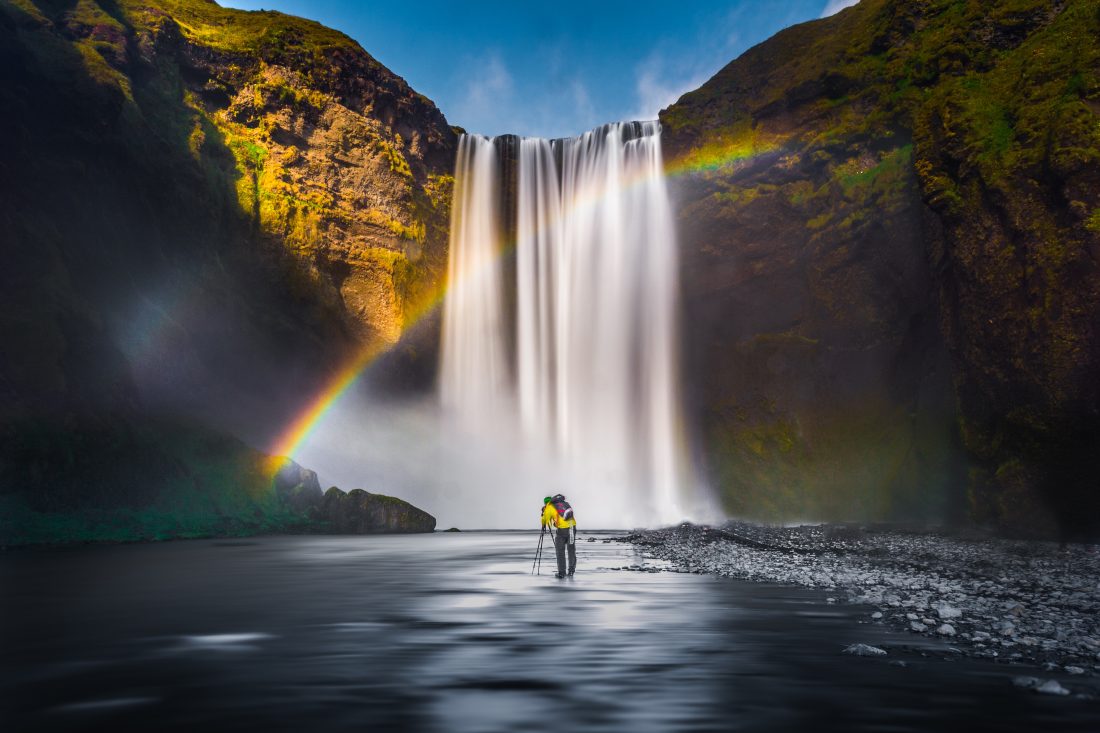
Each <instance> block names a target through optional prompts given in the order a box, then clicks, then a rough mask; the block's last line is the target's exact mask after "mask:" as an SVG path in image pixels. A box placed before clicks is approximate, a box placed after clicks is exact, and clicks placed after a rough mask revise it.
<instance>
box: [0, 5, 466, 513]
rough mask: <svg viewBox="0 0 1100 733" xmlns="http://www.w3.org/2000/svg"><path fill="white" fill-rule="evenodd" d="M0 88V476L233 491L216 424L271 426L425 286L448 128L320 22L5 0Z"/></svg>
mask: <svg viewBox="0 0 1100 733" xmlns="http://www.w3.org/2000/svg"><path fill="white" fill-rule="evenodd" d="M0 110H2V112H0V188H2V190H3V192H4V193H3V195H2V196H0V237H2V239H3V252H4V268H3V269H2V272H0V312H2V313H3V318H2V319H0V339H2V340H3V342H4V344H5V348H4V349H3V350H2V352H0V440H2V443H3V447H2V448H0V494H3V495H6V496H20V497H26V496H30V495H31V494H32V493H34V492H39V493H40V494H41V496H37V497H36V498H35V499H34V502H35V503H36V505H37V503H41V504H42V505H43V506H50V505H52V503H53V502H54V501H55V500H56V503H57V506H63V507H73V506H77V505H78V504H79V505H80V506H84V504H82V503H81V502H84V501H87V502H88V505H89V506H95V507H99V508H106V507H108V506H109V505H110V504H111V503H112V502H115V503H116V504H117V505H118V506H131V505H132V504H133V505H135V506H136V505H143V503H148V502H151V501H154V499H155V497H158V496H160V495H161V492H162V491H164V492H168V493H173V492H175V491H176V488H179V487H180V486H185V485H190V484H189V481H188V480H187V479H186V477H187V476H189V475H193V476H196V477H205V478H202V479H201V481H200V479H199V478H196V479H195V480H196V481H199V482H200V483H203V482H205V483H207V484H210V486H208V487H207V489H204V491H206V492H207V493H208V494H211V495H214V494H218V493H219V492H224V493H225V495H226V496H231V495H232V496H236V495H237V494H238V493H239V492H240V491H244V493H245V494H249V493H250V492H253V491H254V490H256V487H257V484H256V481H258V480H260V479H259V478H258V476H259V474H256V473H255V472H254V471H253V470H252V467H254V464H256V463H257V462H260V461H262V460H265V459H264V458H263V457H262V454H260V453H258V452H256V451H254V450H252V449H251V448H248V447H247V446H246V445H245V444H244V443H241V442H239V441H237V440H236V439H233V438H230V437H228V436H227V435H224V434H223V433H224V432H229V433H232V434H234V435H237V436H240V437H241V438H244V439H245V440H246V441H247V442H248V443H251V444H252V445H256V446H264V445H269V444H270V441H271V439H272V438H273V436H275V435H277V434H278V433H279V432H280V430H281V429H282V428H283V426H285V425H286V424H287V423H288V421H289V420H290V419H291V418H292V416H293V415H294V414H295V413H297V412H298V411H300V410H301V409H302V406H303V405H304V404H305V403H306V402H308V401H309V400H310V399H312V397H313V396H314V395H315V394H316V392H317V391H318V389H319V387H320V385H322V384H324V383H325V381H326V380H327V379H328V378H330V375H331V373H332V372H333V371H334V370H336V369H338V368H339V367H340V366H341V365H342V364H344V363H345V362H346V361H347V359H348V358H349V356H351V355H353V354H358V353H362V352H363V351H372V352H379V351H381V350H383V349H392V350H393V351H395V352H396V353H398V355H400V353H401V352H402V350H403V349H404V348H406V347H405V346H404V345H403V344H401V345H399V340H400V339H401V338H402V336H404V335H406V333H407V331H408V328H409V327H410V326H411V325H412V324H414V323H415V322H416V319H417V318H419V317H420V316H421V314H422V313H424V312H425V311H426V310H428V309H429V308H430V306H431V305H432V304H433V303H434V301H435V299H436V297H437V294H438V292H439V290H440V286H441V280H442V277H443V274H444V271H445V266H446V227H447V222H448V217H449V206H450V203H449V201H450V190H451V176H450V174H451V167H452V164H453V156H454V147H455V144H456V136H455V133H454V132H453V131H452V130H451V128H450V127H449V126H448V125H447V123H446V120H445V119H444V118H443V116H442V114H441V113H440V112H439V111H438V110H437V109H436V108H435V106H434V105H433V104H432V103H431V102H430V101H428V100H427V99H426V98H424V97H423V96H421V95H419V94H417V93H416V92H415V91H413V90H412V89H411V88H409V86H408V85H407V84H406V83H405V82H404V81H403V80H402V79H401V78H399V77H398V76H396V75H394V74H393V73H391V72H390V71H389V70H387V69H386V68H384V67H383V66H382V65H381V64H379V63H378V62H377V61H376V60H375V59H373V58H372V57H371V56H370V55H369V54H367V53H366V52H365V51H364V50H363V49H362V48H360V47H359V46H358V44H356V43H355V42H354V41H352V40H351V39H349V38H347V37H346V36H344V35H342V34H340V33H337V32H335V31H332V30H329V29H327V28H324V27H323V26H321V25H319V24H317V23H313V22H311V21H307V20H303V19H300V18H295V17H290V16H286V15H282V14H279V13H273V12H259V13H248V12H243V11H237V10H229V9H224V8H221V7H219V6H218V5H216V4H215V3H213V2H209V1H208V0H163V1H162V0H148V1H145V0H141V1H137V0H121V1H118V2H115V1H112V2H107V1H106V0H103V1H94V0H75V1H74V2H65V3H54V2H32V1H31V0H0ZM395 346H396V348H394V347H395ZM212 427H213V428H214V429H211V428H212ZM219 442H220V447H218V445H215V444H219ZM195 446H207V447H206V448H202V449H201V450H200V449H197V448H196V447H195ZM211 451H212V452H213V453H215V454H217V455H218V456H220V457H219V458H217V460H216V461H214V463H217V464H218V466H219V467H218V468H216V469H213V468H212V469H211V470H210V471H209V472H208V471H207V468H209V467H210V461H208V460H207V457H203V456H205V455H206V454H207V453H209V452H211ZM211 460H213V459H211ZM125 481H129V482H130V484H131V485H127V486H122V485H121V482H125ZM268 482H269V484H270V476H268ZM177 485H178V486H177ZM215 485H216V486H215ZM212 487H213V488H212ZM267 490H268V491H269V493H270V491H271V490H272V487H271V486H270V485H269V486H268V487H267ZM180 491H183V489H180ZM188 491H189V489H188ZM184 493H185V494H186V492H184ZM131 494H133V495H132V496H131ZM77 495H80V500H79V501H78V502H77V503H76V504H73V503H72V502H70V501H69V500H70V499H72V498H73V497H75V496H77ZM181 496H182V494H181ZM115 500H117V501H115ZM234 501H235V500H234ZM134 502H136V504H134ZM230 504H232V505H233V506H235V507H237V509H240V511H242V512H245V514H246V515H249V514H250V513H251V512H252V509H250V508H248V507H249V506H250V504H249V502H244V503H238V504H234V503H233V502H232V501H231V502H230ZM97 511H98V510H97ZM219 511H220V510H219ZM234 511H236V509H233V510H232V511H231V510H229V509H226V510H225V513H226V514H227V515H231V514H233V512H234ZM265 511H266V510H265ZM247 518H248V517H247V516H246V519H247ZM249 521H250V520H249Z"/></svg>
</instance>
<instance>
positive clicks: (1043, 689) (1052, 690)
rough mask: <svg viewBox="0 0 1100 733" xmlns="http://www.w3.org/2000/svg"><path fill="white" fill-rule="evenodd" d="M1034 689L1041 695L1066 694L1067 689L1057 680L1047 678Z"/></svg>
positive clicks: (1067, 692)
mask: <svg viewBox="0 0 1100 733" xmlns="http://www.w3.org/2000/svg"><path fill="white" fill-rule="evenodd" d="M1035 691H1036V692H1038V693H1040V694H1043V695H1068V694H1069V690H1067V689H1066V688H1064V687H1062V685H1061V684H1059V682H1058V680H1047V681H1046V682H1044V683H1043V684H1041V685H1039V686H1038V687H1036V688H1035Z"/></svg>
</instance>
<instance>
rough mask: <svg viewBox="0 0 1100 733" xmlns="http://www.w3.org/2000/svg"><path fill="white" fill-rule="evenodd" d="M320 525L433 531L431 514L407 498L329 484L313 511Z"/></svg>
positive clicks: (341, 530)
mask: <svg viewBox="0 0 1100 733" xmlns="http://www.w3.org/2000/svg"><path fill="white" fill-rule="evenodd" d="M314 518H315V519H316V520H318V522H319V523H320V527H319V528H320V529H321V530H322V531H327V532H330V533H332V534H388V533H394V534H398V533H412V532H433V531H435V517H433V516H432V515H431V514H428V513H427V512H426V511H424V510H423V509H418V508H417V507H415V506H413V505H412V504H410V503H408V502H407V501H403V500H401V499H397V498H394V497H392V496H383V495H382V494H372V493H370V492H369V491H364V490H363V489H353V490H352V491H349V492H347V493H344V492H343V491H341V490H340V489H338V488H336V487H335V486H333V487H332V488H330V489H329V490H328V491H326V492H325V495H324V497H323V498H322V500H321V503H320V506H318V507H317V509H316V510H315V512H314Z"/></svg>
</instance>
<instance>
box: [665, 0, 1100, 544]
mask: <svg viewBox="0 0 1100 733" xmlns="http://www.w3.org/2000/svg"><path fill="white" fill-rule="evenodd" d="M1098 37H1100V7H1098V6H1097V5H1096V3H1095V2H1088V1H1087V0H1058V1H1056V2H1047V1H1039V0H999V1H997V2H974V1H967V0H863V1H862V2H861V3H860V4H859V5H857V6H855V7H853V8H850V9H848V10H845V11H842V12H841V13H839V14H837V15H835V16H833V17H830V18H827V19H823V20H820V21H815V22H811V23H806V24H803V25H799V26H795V27H793V28H790V29H788V30H785V31H783V32H781V33H779V34H777V35H776V36H775V37H773V38H772V39H770V40H768V41H766V42H765V43H763V44H761V45H759V46H757V47H755V48H753V49H751V50H750V51H748V52H747V53H745V54H744V55H743V56H742V57H740V58H739V59H737V60H736V61H734V62H732V63H731V64H730V65H729V66H727V67H726V68H724V69H723V70H722V71H720V72H719V73H718V74H717V75H716V76H715V77H714V78H712V79H711V80H710V81H709V82H707V83H706V84H705V85H703V87H701V88H700V89H698V90H696V91H694V92H691V93H689V94H687V95H685V96H684V97H683V98H681V99H680V100H679V102H677V103H676V104H674V105H673V106H672V107H670V108H669V109H667V110H664V111H663V112H662V114H661V120H662V123H663V125H664V131H665V141H666V143H665V144H666V157H667V158H668V159H669V168H670V172H672V173H673V174H675V182H674V192H675V195H676V196H677V197H678V202H679V203H678V206H679V212H680V220H681V225H682V227H683V231H684V236H685V241H684V243H683V246H684V249H685V273H684V282H685V285H684V287H685V298H686V309H687V313H686V316H687V324H688V326H687V327H688V331H689V335H688V337H687V338H688V347H689V371H691V372H693V373H697V374H703V375H705V376H704V378H703V380H702V382H701V383H700V385H699V387H698V390H697V392H696V393H695V394H694V395H693V396H694V398H695V400H696V401H697V404H698V405H699V406H700V409H701V410H702V411H703V413H704V417H705V420H704V425H705V427H704V431H705V438H706V444H707V446H708V448H709V455H710V457H711V463H712V469H713V478H714V480H715V482H716V483H717V485H718V486H719V487H720V488H721V490H722V493H723V497H724V499H725V501H726V503H727V506H728V507H729V508H730V509H731V510H733V511H735V512H738V513H743V514H749V515H758V516H768V517H787V518H790V517H821V518H828V517H845V518H852V517H865V518H889V517H903V516H904V517H906V518H909V517H912V516H914V515H916V516H920V515H921V514H922V513H924V514H928V515H933V514H936V513H938V512H940V511H942V510H943V509H947V510H949V512H952V513H954V514H955V515H956V516H958V517H959V518H962V517H963V516H970V517H971V518H973V519H976V520H978V521H981V522H988V523H992V524H996V525H998V526H1000V527H1002V528H1003V529H1005V530H1008V531H1012V532H1021V533H1042V534H1049V533H1053V532H1055V531H1058V530H1060V531H1061V532H1062V533H1063V534H1075V533H1077V532H1088V531H1095V530H1096V529H1097V527H1098V525H1100V520H1098V519H1097V517H1098V516H1100V511H1098V510H1100V492H1098V491H1097V490H1096V486H1097V483H1096V476H1097V475H1100V463H1098V455H1100V451H1098V448H1100V379H1098V376H1100V271H1098V267H1097V265H1098V258H1100V225H1098V224H1097V222H1098V221H1100V117H1098V115H1100V45H1098V44H1097V42H1096V39H1097V38H1098Z"/></svg>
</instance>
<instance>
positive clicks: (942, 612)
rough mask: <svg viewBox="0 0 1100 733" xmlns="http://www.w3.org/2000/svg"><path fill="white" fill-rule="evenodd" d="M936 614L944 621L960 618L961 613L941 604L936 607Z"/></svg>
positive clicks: (952, 607)
mask: <svg viewBox="0 0 1100 733" xmlns="http://www.w3.org/2000/svg"><path fill="white" fill-rule="evenodd" d="M936 613H937V614H938V615H939V617H940V618H942V619H945V620H946V619H952V618H958V617H959V616H962V611H960V610H959V609H957V608H955V607H954V606H951V605H949V604H946V603H941V604H940V605H938V606H936Z"/></svg>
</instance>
